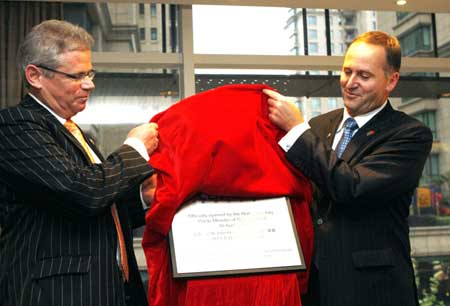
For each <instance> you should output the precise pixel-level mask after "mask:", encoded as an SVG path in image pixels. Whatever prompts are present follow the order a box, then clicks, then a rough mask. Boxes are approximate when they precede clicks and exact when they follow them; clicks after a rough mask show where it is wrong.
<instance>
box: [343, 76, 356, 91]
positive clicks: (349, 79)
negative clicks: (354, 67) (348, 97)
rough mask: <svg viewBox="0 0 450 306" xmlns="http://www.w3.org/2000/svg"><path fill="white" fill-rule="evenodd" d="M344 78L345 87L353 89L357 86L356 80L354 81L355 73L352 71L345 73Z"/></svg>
mask: <svg viewBox="0 0 450 306" xmlns="http://www.w3.org/2000/svg"><path fill="white" fill-rule="evenodd" d="M344 79H345V81H344V84H345V87H346V88H348V89H353V88H355V87H357V86H358V84H357V81H356V74H355V73H352V74H350V75H346V76H345V77H344Z"/></svg>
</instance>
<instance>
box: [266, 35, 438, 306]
mask: <svg viewBox="0 0 450 306" xmlns="http://www.w3.org/2000/svg"><path fill="white" fill-rule="evenodd" d="M400 63H401V49H400V45H399V42H398V40H397V39H396V38H395V37H393V36H390V35H388V34H387V33H384V32H379V31H373V32H367V33H364V34H362V35H360V36H359V37H357V38H356V39H355V40H354V41H353V42H352V43H351V44H350V46H349V48H348V50H347V53H346V54H345V60H344V64H343V67H342V71H341V79H340V84H341V91H342V97H343V100H344V106H345V107H344V109H338V110H334V111H331V112H329V113H326V114H323V115H321V116H318V117H316V118H313V119H311V120H310V121H309V123H306V122H303V121H304V120H303V116H302V114H301V113H300V112H299V110H298V109H297V108H296V106H295V105H294V104H293V103H292V102H290V101H289V100H288V99H286V98H285V97H283V96H281V95H280V94H278V93H276V92H273V91H268V90H265V93H266V94H267V95H268V96H269V97H270V98H269V100H268V103H269V118H270V120H271V121H272V122H273V123H274V124H275V125H277V126H279V127H280V128H282V129H283V130H285V131H287V132H288V133H287V134H286V136H285V137H284V138H283V139H281V141H280V142H279V144H280V146H281V147H282V148H283V149H284V150H285V151H286V155H287V158H288V159H289V161H290V162H292V164H293V165H295V166H296V167H297V168H299V169H300V170H301V171H302V172H303V173H304V174H305V175H306V176H308V177H309V178H310V179H311V181H312V182H313V183H314V185H315V198H314V205H313V207H312V213H313V218H314V223H315V234H316V240H315V250H314V259H313V262H314V264H313V265H312V271H311V274H310V275H311V278H310V281H309V288H308V293H307V295H305V296H304V297H303V298H302V303H303V305H307V306H308V305H314V306H319V305H320V306H361V305H374V306H375V305H376V306H378V305H383V306H411V305H418V300H417V292H416V285H415V282H414V271H413V267H412V263H411V257H410V251H411V249H410V242H409V236H408V233H409V228H408V221H407V217H408V214H409V205H410V204H411V197H412V195H413V193H414V190H415V187H416V186H417V185H418V182H419V179H420V176H421V173H422V170H423V166H424V164H425V160H426V158H427V156H428V154H429V152H430V150H431V145H432V135H431V132H430V130H429V129H428V128H427V127H426V126H424V125H423V124H422V123H421V122H419V121H417V120H415V119H413V118H412V117H409V116H408V115H406V114H404V113H402V112H399V111H396V110H394V109H393V108H392V106H391V104H390V103H389V101H388V96H389V94H390V93H391V92H392V90H394V88H395V86H396V85H397V82H398V80H399V70H400Z"/></svg>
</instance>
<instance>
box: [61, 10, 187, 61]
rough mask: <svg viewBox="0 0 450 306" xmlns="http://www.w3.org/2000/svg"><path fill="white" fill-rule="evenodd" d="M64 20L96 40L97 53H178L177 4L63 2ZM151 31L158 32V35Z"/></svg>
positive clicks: (95, 49) (95, 48)
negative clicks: (80, 27) (82, 29)
mask: <svg viewBox="0 0 450 306" xmlns="http://www.w3.org/2000/svg"><path fill="white" fill-rule="evenodd" d="M63 12H64V19H65V20H67V21H70V22H72V23H75V24H79V25H80V26H82V27H84V28H85V29H87V30H88V32H89V33H91V35H92V36H93V37H94V39H95V46H94V48H93V51H97V52H132V53H134V52H157V53H173V52H178V51H179V44H178V12H177V7H176V5H172V4H148V3H138V2H136V3H115V2H114V3H63ZM150 28H155V29H157V31H156V34H155V33H154V32H153V31H150Z"/></svg>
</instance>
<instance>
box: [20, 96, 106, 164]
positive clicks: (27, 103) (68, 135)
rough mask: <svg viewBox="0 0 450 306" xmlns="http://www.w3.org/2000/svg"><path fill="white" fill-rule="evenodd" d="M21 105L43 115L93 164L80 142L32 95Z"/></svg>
mask: <svg viewBox="0 0 450 306" xmlns="http://www.w3.org/2000/svg"><path fill="white" fill-rule="evenodd" d="M21 105H22V106H23V107H25V108H28V109H31V110H33V111H36V112H38V113H40V114H42V115H43V116H44V117H45V118H46V119H47V120H48V122H49V123H50V124H51V125H53V127H54V128H55V129H56V130H58V131H60V132H61V133H63V134H64V135H65V136H66V140H68V141H69V142H70V143H71V144H73V145H74V146H76V147H77V148H78V151H79V153H80V154H82V155H83V157H84V159H85V160H86V162H88V163H91V160H90V159H89V156H88V155H87V153H86V151H85V150H84V148H83V146H82V145H81V144H80V142H79V141H78V140H77V139H76V138H75V137H74V136H73V135H72V133H70V132H69V131H68V130H67V129H66V128H65V127H64V125H62V124H61V122H59V121H58V119H56V118H55V116H53V114H51V113H50V112H49V111H48V110H46V109H45V108H44V107H43V106H42V105H40V104H39V103H38V102H36V100H34V99H33V98H32V97H31V96H30V95H26V96H25V98H24V99H23V100H22V102H21ZM81 133H82V134H83V136H84V138H85V139H88V137H86V135H85V134H84V133H83V131H81ZM87 141H88V143H89V146H90V147H91V148H92V149H93V150H94V152H95V154H97V156H98V157H99V158H100V160H102V161H103V160H104V158H103V156H102V155H101V154H100V152H98V150H97V148H96V146H95V145H93V142H92V140H91V139H89V140H87Z"/></svg>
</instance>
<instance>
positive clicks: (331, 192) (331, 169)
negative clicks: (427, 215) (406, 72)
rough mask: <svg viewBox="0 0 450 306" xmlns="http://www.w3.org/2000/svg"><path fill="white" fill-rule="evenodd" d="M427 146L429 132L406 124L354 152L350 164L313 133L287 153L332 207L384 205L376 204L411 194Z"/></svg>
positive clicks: (429, 146)
mask: <svg viewBox="0 0 450 306" xmlns="http://www.w3.org/2000/svg"><path fill="white" fill-rule="evenodd" d="M431 145H432V135H431V132H430V130H429V129H428V128H427V127H425V126H423V125H421V124H419V123H417V124H416V123H413V124H411V122H410V124H408V125H405V126H403V127H402V128H396V129H395V131H394V132H392V131H391V132H390V133H388V134H387V135H386V136H382V138H381V139H379V140H377V141H375V143H372V144H371V146H367V147H362V148H359V150H360V152H359V153H357V157H355V158H354V159H352V160H351V161H350V162H347V161H345V160H343V159H339V158H338V157H337V156H336V153H335V152H334V151H333V150H331V149H329V148H327V147H326V146H325V143H324V142H323V141H322V140H321V139H320V137H318V136H317V135H316V134H315V133H314V131H313V130H308V131H306V132H305V133H304V134H303V135H302V136H300V137H299V138H298V139H297V141H296V142H295V143H294V145H293V146H292V148H291V149H290V150H289V151H288V152H287V153H286V154H287V158H288V160H289V161H290V162H292V163H293V164H294V165H295V166H296V167H297V168H298V169H300V170H301V171H302V172H303V173H304V174H305V175H306V176H308V177H309V178H310V179H311V180H312V181H313V182H314V183H315V184H316V185H317V186H318V187H319V189H320V190H321V191H322V193H324V194H325V195H326V196H328V197H329V198H330V199H331V200H333V201H334V202H335V203H336V204H337V205H346V206H351V205H357V206H361V205H370V203H376V204H377V205H379V204H383V203H382V202H380V201H376V200H377V199H380V200H381V199H384V200H385V199H386V197H387V196H389V195H390V196H391V197H393V198H394V197H396V196H397V195H399V194H402V193H405V192H412V190H413V189H414V188H415V187H416V186H417V184H418V182H419V179H420V176H421V174H422V170H423V166H424V164H425V161H426V158H427V156H428V154H429V152H430V150H431ZM374 200H375V201H374ZM384 202H385V201H384Z"/></svg>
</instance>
